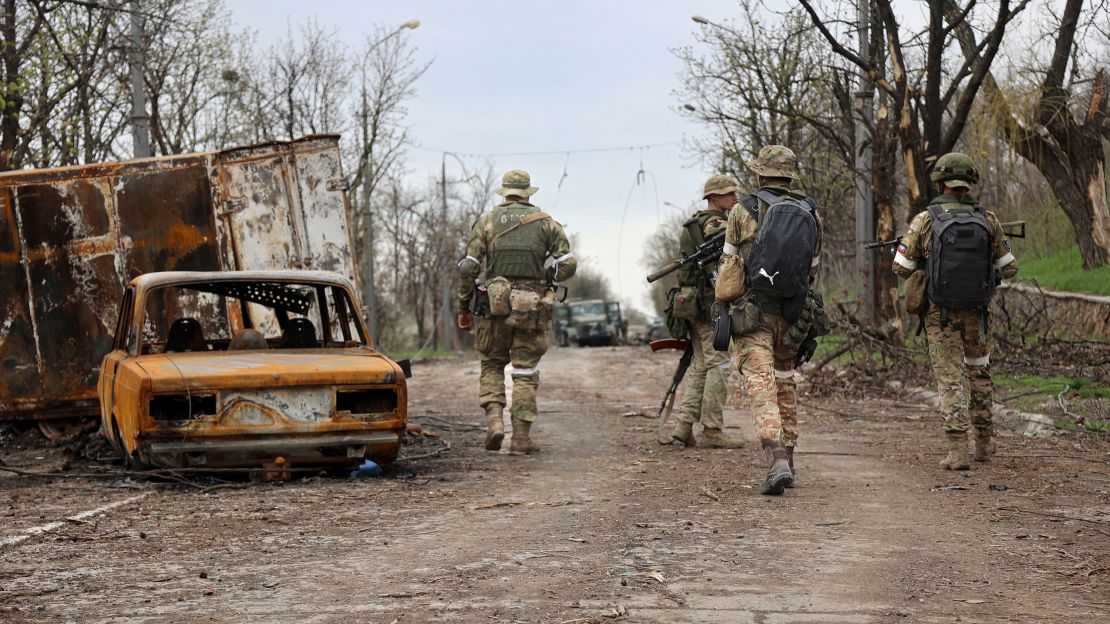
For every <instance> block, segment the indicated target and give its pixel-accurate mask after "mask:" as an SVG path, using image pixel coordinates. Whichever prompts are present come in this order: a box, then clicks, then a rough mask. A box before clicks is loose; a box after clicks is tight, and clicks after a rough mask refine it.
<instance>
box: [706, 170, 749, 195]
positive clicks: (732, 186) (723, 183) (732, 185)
mask: <svg viewBox="0 0 1110 624" xmlns="http://www.w3.org/2000/svg"><path fill="white" fill-rule="evenodd" d="M739 192H740V187H739V186H737V185H736V180H733V179H732V176H728V175H715V176H711V177H710V178H709V179H708V180H706V181H705V186H704V187H702V196H701V198H702V199H709V196H710V195H727V194H728V193H739Z"/></svg>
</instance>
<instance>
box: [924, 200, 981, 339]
mask: <svg viewBox="0 0 1110 624" xmlns="http://www.w3.org/2000/svg"><path fill="white" fill-rule="evenodd" d="M929 215H930V216H931V217H932V219H933V226H932V229H931V232H930V235H929V259H928V262H927V265H926V268H927V273H928V284H929V286H928V292H929V300H930V301H932V302H933V303H934V304H936V305H937V307H939V308H940V309H941V313H942V316H944V317H947V314H945V312H946V310H948V309H953V310H967V309H982V308H986V307H987V305H989V304H990V300H991V296H993V295H994V289H995V286H996V284H997V281H996V278H995V266H994V262H993V253H992V249H993V245H994V240H993V236H992V235H991V229H990V224H989V223H988V222H987V213H986V211H985V210H984V209H983V207H982V206H980V205H979V204H975V205H974V206H968V205H961V206H960V207H959V208H956V209H953V210H945V209H944V206H942V205H940V204H930V205H929Z"/></svg>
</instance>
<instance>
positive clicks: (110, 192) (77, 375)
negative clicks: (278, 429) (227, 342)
mask: <svg viewBox="0 0 1110 624" xmlns="http://www.w3.org/2000/svg"><path fill="white" fill-rule="evenodd" d="M295 149H296V150H300V151H301V152H303V153H297V154H296V156H295V155H294V151H295ZM302 181H303V184H302ZM302 185H303V187H304V188H303V189H302V188H301V186H302ZM344 189H345V184H344V183H343V181H342V179H341V173H340V169H339V145H338V137H335V136H322V137H312V138H309V139H305V140H301V141H295V142H292V143H268V144H264V145H258V146H249V147H244V148H237V149H233V150H227V151H224V152H208V153H202V154H185V155H180V156H168V157H160V158H148V159H141V160H133V161H127V162H119V163H102V164H95V165H87V166H77V167H63V168H57V169H45V170H31V171H14V172H6V173H2V174H0V419H5V418H15V417H26V416H29V415H32V414H33V413H36V412H42V411H43V410H58V411H59V413H60V411H62V410H64V411H65V412H66V413H70V414H72V413H79V412H82V411H87V412H88V413H90V414H93V413H95V412H96V406H95V399H96V387H95V386H96V378H97V370H98V366H99V363H100V360H101V359H102V358H103V356H104V354H105V353H107V352H108V350H109V348H110V345H111V341H112V336H111V333H112V331H114V327H115V321H116V316H117V314H118V307H119V299H120V298H121V296H122V293H123V287H124V285H125V284H126V283H127V282H128V281H130V280H131V279H132V278H134V277H136V276H137V275H139V274H142V273H147V272H152V271H167V270H190V271H219V270H226V269H234V268H240V269H300V268H314V267H318V268H330V269H333V270H336V271H337V272H339V273H341V274H343V275H346V276H348V277H350V278H352V279H354V280H356V283H357V277H358V276H357V274H356V271H355V270H354V265H353V263H352V262H351V260H350V257H349V256H350V252H349V244H348V241H349V239H348V238H347V237H348V236H349V235H348V233H347V232H348V230H347V224H346V210H345V206H346V197H345V194H344ZM318 202H322V203H323V204H324V205H321V206H317V203H318ZM340 207H343V208H342V210H341V209H340ZM305 215H307V218H305ZM334 221H340V222H341V223H338V224H337V223H335V222H334ZM317 228H320V229H321V230H320V231H319V232H316V231H315V230H316V229H317ZM153 305H162V306H163V307H164V308H165V309H164V310H158V311H152V313H151V317H152V318H172V317H174V316H175V315H176V316H178V317H180V316H189V315H193V316H194V317H196V316H195V315H198V314H200V315H204V314H211V312H212V306H211V305H206V306H203V307H204V308H205V309H203V310H202V309H199V308H198V309H196V310H193V309H191V308H190V306H189V305H188V302H185V304H182V302H163V303H161V304H158V303H154V304H153ZM194 307H195V306H194ZM159 312H164V313H159ZM224 313H225V311H223V310H221V311H220V314H221V315H222V314H224ZM226 313H230V315H231V316H233V317H236V318H237V315H238V311H237V310H228V311H226ZM197 318H199V317H197ZM221 320H222V319H221Z"/></svg>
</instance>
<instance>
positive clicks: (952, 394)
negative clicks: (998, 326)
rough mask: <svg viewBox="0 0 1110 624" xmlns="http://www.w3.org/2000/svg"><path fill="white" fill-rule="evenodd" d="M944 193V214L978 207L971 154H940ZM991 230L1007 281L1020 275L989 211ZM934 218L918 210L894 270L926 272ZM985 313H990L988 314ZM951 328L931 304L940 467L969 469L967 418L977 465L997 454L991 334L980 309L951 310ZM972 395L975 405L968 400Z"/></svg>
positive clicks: (938, 180) (936, 179)
mask: <svg viewBox="0 0 1110 624" xmlns="http://www.w3.org/2000/svg"><path fill="white" fill-rule="evenodd" d="M929 177H930V179H932V180H933V183H934V185H935V187H936V191H937V193H939V195H938V196H937V197H935V198H934V199H933V200H932V202H930V205H933V204H936V205H940V206H942V207H943V208H944V210H946V211H949V212H952V211H960V210H964V211H966V210H970V209H972V208H973V207H974V206H975V205H976V203H977V202H976V201H975V198H974V197H972V195H971V185H972V184H978V182H979V174H978V172H976V170H975V165H974V163H973V162H972V160H971V158H970V157H968V156H967V155H966V154H961V153H959V152H952V153H949V154H945V155H944V156H941V157H940V158H939V159H938V160H937V163H936V165H935V166H934V168H933V171H932V172H931V173H930V174H929ZM986 217H987V225H988V227H989V228H990V230H991V240H992V244H993V248H992V249H991V261H992V262H993V263H994V265H995V267H996V269H997V271H998V272H999V273H1000V274H1001V276H1002V277H1003V278H1005V279H1009V278H1012V277H1013V276H1014V275H1016V274H1017V272H1018V263H1017V260H1016V259H1015V258H1014V254H1013V253H1011V252H1010V243H1009V241H1007V240H1006V235H1005V233H1004V232H1003V231H1002V226H1001V225H999V222H998V218H997V217H995V215H994V213H992V212H990V211H987V213H986ZM932 228H933V217H932V215H931V214H929V211H928V210H924V211H922V212H919V213H918V214H917V216H915V217H914V218H913V221H912V222H910V227H909V230H908V231H907V232H906V234H905V235H904V236H903V237H902V240H901V243H900V244H899V245H898V250H897V253H896V254H895V256H894V265H893V268H894V272H895V273H896V274H898V276H899V277H903V278H909V277H910V276H911V275H913V273H914V271H922V270H925V265H926V262H927V261H928V258H929V240H930V235H931V232H932ZM983 313H985V312H983ZM947 314H948V318H947V321H948V322H947V324H946V325H945V324H942V323H941V312H940V308H939V307H938V306H936V305H930V307H929V311H928V313H927V314H926V316H925V319H924V320H925V333H926V335H927V336H928V339H929V359H930V360H931V361H932V365H933V373H934V375H935V376H936V381H937V390H938V391H939V392H940V397H941V413H942V415H943V417H944V432H945V436H946V437H947V438H948V455H947V456H946V457H945V458H944V459H942V460H941V462H940V465H941V467H942V468H945V469H947V470H967V469H968V468H970V467H971V463H970V462H969V461H968V452H967V436H968V434H967V432H968V417H967V415H968V414H969V413H970V415H971V424H972V425H973V426H974V427H975V461H979V462H989V461H990V457H991V455H993V454H994V450H995V444H994V440H993V439H992V437H993V433H994V430H993V423H992V419H991V404H992V402H993V398H992V396H991V395H992V393H993V391H994V383H993V382H992V380H991V371H990V348H991V345H990V332H989V331H987V332H983V331H982V327H983V326H985V325H986V323H980V320H981V319H980V314H981V313H980V311H979V310H956V309H953V310H948V312H947ZM969 395H970V401H969V399H968V397H969Z"/></svg>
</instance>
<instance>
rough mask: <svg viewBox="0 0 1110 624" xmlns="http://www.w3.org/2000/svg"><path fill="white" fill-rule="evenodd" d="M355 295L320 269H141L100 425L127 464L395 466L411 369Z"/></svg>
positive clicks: (128, 300)
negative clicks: (366, 321) (385, 350)
mask: <svg viewBox="0 0 1110 624" xmlns="http://www.w3.org/2000/svg"><path fill="white" fill-rule="evenodd" d="M355 301H356V299H355V297H354V296H353V289H352V285H351V282H350V281H349V280H348V279H347V278H345V277H343V276H340V275H338V274H336V273H330V272H325V271H227V272H161V273H147V274H145V275H140V276H139V277H137V278H135V279H134V280H132V281H131V283H130V285H129V286H128V287H127V288H126V290H125V292H124V295H123V303H122V305H121V306H120V315H119V320H118V322H117V324H116V331H115V337H114V343H113V349H112V351H111V352H109V353H108V355H106V356H105V357H104V360H103V362H102V364H101V369H100V379H99V383H98V385H97V393H98V395H99V400H100V414H101V432H102V433H103V434H104V436H105V437H106V438H108V440H109V441H110V442H111V444H112V445H113V446H115V447H116V449H117V450H118V451H119V452H120V454H121V455H123V456H124V457H125V458H126V460H127V462H128V463H129V465H132V466H135V467H146V466H159V467H209V468H223V467H268V468H271V469H273V468H275V467H276V468H278V469H281V470H289V469H296V468H297V467H305V466H322V465H333V464H340V465H342V464H355V463H358V462H361V461H362V460H363V459H364V458H369V459H373V460H374V461H376V462H378V463H388V462H391V461H393V460H394V459H395V458H396V457H397V453H398V451H399V449H400V444H401V436H402V433H403V431H404V429H405V424H406V407H407V386H406V381H405V380H406V375H405V370H406V369H405V367H403V366H402V365H401V364H398V363H397V362H394V361H393V360H391V359H389V358H388V357H386V356H385V355H384V354H382V353H380V352H379V351H377V350H376V349H374V348H373V347H372V346H371V343H370V338H369V337H368V334H367V332H366V328H365V326H364V325H363V322H362V319H361V317H360V315H359V314H358V309H357V308H356V307H355V303H354V302H355Z"/></svg>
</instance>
